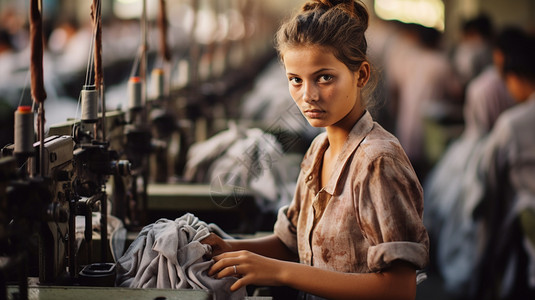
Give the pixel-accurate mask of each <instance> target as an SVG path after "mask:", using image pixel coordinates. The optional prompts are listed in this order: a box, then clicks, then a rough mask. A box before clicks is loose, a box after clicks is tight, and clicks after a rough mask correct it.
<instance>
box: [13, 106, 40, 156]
mask: <svg viewBox="0 0 535 300" xmlns="http://www.w3.org/2000/svg"><path fill="white" fill-rule="evenodd" d="M34 135H35V132H34V129H33V112H32V110H31V107H30V106H19V108H18V109H17V110H16V111H15V150H14V151H15V153H32V152H33V151H34V149H33V143H34V138H35V137H34Z"/></svg>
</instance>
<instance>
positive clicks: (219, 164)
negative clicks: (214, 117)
mask: <svg viewBox="0 0 535 300" xmlns="http://www.w3.org/2000/svg"><path fill="white" fill-rule="evenodd" d="M299 163H300V158H299V159H292V157H288V156H286V155H285V153H284V151H283V148H282V145H281V144H280V143H279V142H278V141H277V139H276V137H275V136H274V135H272V134H269V133H266V132H264V131H262V130H261V129H258V128H248V129H247V128H242V127H240V126H238V125H236V124H234V123H232V122H231V123H229V129H228V130H225V131H222V132H220V133H218V134H217V135H215V136H213V137H212V138H210V139H208V140H206V141H202V142H198V143H195V144H194V145H192V146H191V147H190V149H189V151H188V162H187V163H186V168H185V171H184V179H185V180H186V181H188V182H204V183H212V184H213V183H218V184H220V183H223V184H225V185H228V186H233V187H237V188H243V190H247V191H248V192H251V193H252V194H253V195H254V196H255V202H256V205H257V207H258V208H259V209H260V210H262V212H276V211H277V210H278V209H279V207H281V206H283V205H286V204H289V203H290V201H291V198H292V194H293V191H294V189H295V179H297V174H298V172H295V173H294V174H292V172H290V171H291V170H293V169H295V170H298V166H299ZM292 165H293V166H294V168H292Z"/></svg>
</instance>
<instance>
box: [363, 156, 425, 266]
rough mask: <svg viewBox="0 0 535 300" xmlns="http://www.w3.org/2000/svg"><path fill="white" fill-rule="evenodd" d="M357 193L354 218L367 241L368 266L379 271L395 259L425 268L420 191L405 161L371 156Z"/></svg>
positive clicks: (410, 168) (413, 174)
mask: <svg viewBox="0 0 535 300" xmlns="http://www.w3.org/2000/svg"><path fill="white" fill-rule="evenodd" d="M358 192H359V193H360V195H358V196H357V197H356V198H355V199H359V200H358V201H359V203H358V204H357V209H358V211H357V219H358V222H359V225H360V228H361V230H362V233H363V235H364V237H365V238H366V240H367V241H368V243H369V244H370V247H369V249H368V267H369V269H370V270H371V271H374V272H377V271H381V270H383V269H385V268H387V267H388V266H390V265H391V263H392V262H393V261H395V260H403V261H406V262H409V263H411V264H413V265H414V266H415V267H416V268H418V269H422V268H424V267H425V266H426V265H427V263H428V260H429V254H428V248H429V238H428V235H427V231H426V229H425V227H424V225H423V222H422V216H423V190H422V187H421V185H420V183H419V181H418V178H417V177H416V174H415V172H414V170H413V168H412V166H411V165H410V163H409V162H408V160H402V159H400V158H397V157H393V156H390V155H382V156H379V157H377V158H375V159H373V160H372V161H371V162H370V164H369V166H368V172H366V175H365V178H364V180H363V182H362V186H361V187H360V188H359V189H358Z"/></svg>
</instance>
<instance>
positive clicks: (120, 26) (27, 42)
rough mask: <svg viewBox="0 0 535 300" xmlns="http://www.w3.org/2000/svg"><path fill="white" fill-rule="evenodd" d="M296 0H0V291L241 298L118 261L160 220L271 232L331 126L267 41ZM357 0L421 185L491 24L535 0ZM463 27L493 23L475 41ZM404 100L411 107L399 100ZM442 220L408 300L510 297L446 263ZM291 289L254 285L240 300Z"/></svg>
mask: <svg viewBox="0 0 535 300" xmlns="http://www.w3.org/2000/svg"><path fill="white" fill-rule="evenodd" d="M305 2H306V1H304V0H269V1H259V0H104V1H101V0H0V34H1V36H0V148H1V153H0V300H3V299H23V300H24V299H79V300H83V299H89V298H90V299H112V298H113V299H238V298H236V297H234V298H232V297H231V296H230V294H229V293H228V292H221V291H217V290H214V289H212V288H207V287H206V286H205V285H203V284H202V283H199V282H196V281H195V280H192V279H191V278H189V277H188V276H189V275H188V274H187V273H186V271H183V274H184V275H183V276H184V278H178V279H175V280H179V281H180V280H182V281H181V282H178V283H175V284H174V286H173V288H171V287H164V288H162V286H161V285H152V283H151V282H150V281H151V279H146V278H145V279H143V278H140V277H141V276H142V275H143V274H141V273H143V272H140V273H138V274H130V273H128V274H125V272H124V271H125V270H124V269H125V268H126V267H125V266H128V267H132V264H133V263H134V262H132V260H133V258H132V256H135V255H141V254H140V253H141V252H139V251H142V250H139V247H140V246H139V245H140V242H143V243H145V242H146V241H147V240H148V239H159V238H162V237H161V236H160V237H158V236H151V235H150V233H149V234H148V233H147V232H148V231H149V229H152V228H154V227H156V226H158V225H159V224H164V223H165V222H172V221H174V222H175V223H176V224H178V223H179V222H182V223H186V224H187V226H190V225H191V226H193V227H195V228H196V229H198V230H199V231H198V232H193V233H191V232H186V230H182V231H180V232H182V233H181V234H183V235H182V236H179V239H181V238H183V239H184V238H187V239H188V242H190V245H192V244H191V241H192V240H194V239H196V238H197V237H195V236H194V235H200V234H202V232H204V231H202V230H210V231H212V232H216V233H218V234H220V235H221V236H222V237H225V238H229V239H242V238H249V237H262V236H265V235H268V234H270V233H272V232H273V226H274V224H275V222H276V220H277V214H278V211H279V208H281V207H283V206H285V205H288V204H290V203H291V202H292V198H293V195H294V191H295V188H296V180H297V178H298V176H299V172H300V168H301V161H302V159H303V156H304V155H305V153H306V151H307V149H308V148H309V146H310V144H311V142H312V141H313V140H314V138H315V137H316V136H317V135H318V134H320V133H322V132H323V131H324V129H323V128H317V127H312V126H310V125H309V124H308V122H307V120H306V118H305V117H304V116H303V115H302V113H301V112H300V110H299V108H298V107H297V106H296V104H295V103H294V101H293V100H292V98H291V96H290V93H289V91H288V79H287V77H286V74H285V70H284V66H283V64H282V63H281V61H280V59H279V57H278V54H277V52H276V50H275V48H274V35H275V33H276V31H277V29H278V27H279V25H280V24H281V22H282V21H283V20H285V19H286V18H288V17H289V16H290V15H291V13H293V12H295V11H296V10H298V9H299V8H300V7H301V6H302V5H303V3H305ZM362 2H363V3H364V4H365V5H366V7H367V8H368V11H369V14H370V21H369V27H368V30H367V32H366V38H367V41H368V52H367V53H366V55H367V57H368V59H369V61H370V62H371V64H372V66H373V68H372V71H373V78H374V82H373V85H374V90H373V92H372V93H371V95H370V97H375V98H377V99H379V102H380V103H381V106H378V107H374V108H373V110H371V111H370V113H371V115H372V116H373V119H374V120H375V121H376V122H378V123H379V124H381V126H382V127H384V128H385V129H386V130H388V131H389V132H391V133H392V134H394V135H396V137H398V138H399V139H400V142H401V144H402V145H403V147H405V144H404V140H403V137H402V136H401V134H405V133H406V132H410V133H413V135H414V136H416V135H418V136H417V137H415V138H416V139H418V142H419V143H420V144H419V146H420V148H421V153H419V155H418V156H411V155H409V157H410V158H411V162H412V164H413V167H414V169H415V171H416V174H417V175H418V178H419V180H420V182H421V184H422V186H423V187H424V195H425V197H427V195H432V193H431V192H429V193H428V192H427V189H426V187H427V186H428V185H430V184H428V182H430V178H431V177H432V175H435V174H437V170H436V168H437V166H440V165H441V162H442V160H443V159H445V157H446V154H447V153H448V149H449V147H450V146H451V145H453V144H454V143H456V142H457V141H459V140H461V139H463V138H464V137H465V136H466V135H467V134H466V129H467V128H468V125H469V123H470V120H467V116H466V115H465V114H464V110H465V107H466V103H467V102H468V101H467V99H468V94H467V91H468V90H469V86H470V84H471V83H472V82H474V81H475V78H477V76H478V75H480V74H482V73H483V72H484V70H485V68H487V67H489V66H491V65H492V64H493V62H492V53H491V54H489V53H490V52H491V51H492V38H491V36H493V37H494V36H497V35H498V34H499V33H500V31H501V30H502V29H504V28H507V27H517V28H521V29H522V30H524V31H525V32H526V33H529V34H531V35H533V34H534V33H535V0H512V1H511V0H363V1H362ZM470 22H471V23H470ZM478 22H479V23H478ZM468 24H472V25H474V24H475V25H474V26H475V27H474V28H477V29H480V28H481V27H485V26H486V27H485V28H484V29H485V30H486V32H484V34H482V35H481V36H479V37H476V38H474V35H477V34H478V33H480V32H477V29H474V31H469V30H470V29H469V26H468ZM481 24H483V25H482V26H481ZM477 26H479V27H477ZM36 28H37V30H38V32H40V33H42V34H40V35H37V36H35V35H34V30H35V29H36ZM471 39H472V40H474V39H475V40H477V41H478V42H479V43H480V44H478V45H476V46H474V45H473V44H472V45H471V44H470V43H471ZM35 44H42V45H43V46H42V47H41V48H40V49H36V48H35ZM489 49H490V50H489ZM436 61H439V62H436ZM435 62H436V64H435ZM436 66H440V67H436ZM439 73H440V74H439ZM402 87H404V89H405V90H406V91H405V90H403V88H402ZM404 97H405V98H404ZM407 97H409V98H412V99H413V101H412V103H413V104H411V105H417V106H418V107H420V108H421V109H419V111H418V114H416V113H407V111H406V110H401V109H400V108H401V107H402V106H403V100H404V99H406V98H407ZM416 98H418V99H417V100H416ZM416 101H419V102H418V103H416ZM532 102H533V101H532ZM409 106H410V105H409V104H408V105H407V107H409ZM407 109H409V108H407ZM401 111H403V112H404V113H405V115H401V113H400V112H401ZM408 118H412V119H413V120H417V121H415V122H412V123H411V124H413V125H412V126H413V127H411V128H409V127H406V126H405V123H403V122H404V121H405V122H407V124H408V123H409V122H408V121H409V120H407V119H408ZM414 123H415V124H414ZM402 126H403V128H402ZM398 134H400V135H398ZM412 146H413V145H407V148H406V151H407V152H408V153H409V148H410V147H412ZM411 153H412V152H411ZM455 155H462V153H460V154H459V153H457V154H455ZM449 156H451V154H450V155H449ZM413 157H414V160H413ZM453 177H455V176H453ZM459 178H460V177H459ZM459 180H461V179H459ZM452 181H454V179H452ZM386 188H388V187H386ZM430 191H431V189H430ZM437 193H441V192H440V191H438V192H437ZM444 193H445V192H444ZM532 200H533V199H532ZM425 201H426V202H425V205H424V223H425V224H426V226H428V224H430V223H426V222H429V221H426V220H425V217H426V216H430V217H431V216H438V215H440V216H441V217H442V218H444V219H447V216H444V215H445V214H446V212H444V211H437V210H436V209H437V208H436V207H435V206H436V203H434V204H435V206H433V207H431V206H430V210H429V213H428V211H427V206H426V205H427V201H428V199H427V198H425ZM431 205H432V204H431ZM533 207H534V208H535V205H533ZM433 209H435V210H433ZM447 209H449V210H450V212H452V213H455V211H454V209H453V208H447ZM426 214H428V215H426ZM533 224H535V223H532V225H533ZM177 226H178V225H177ZM437 226H441V224H438V225H436V224H433V227H431V226H430V227H429V228H428V231H429V234H430V250H429V251H430V263H429V265H428V267H427V269H426V270H424V271H425V274H426V277H427V279H426V280H424V281H423V282H421V283H419V285H418V286H417V291H416V299H417V300H424V299H425V300H468V299H484V300H486V299H520V298H502V297H501V296H500V295H498V294H493V292H494V290H493V292H488V290H486V291H485V293H484V294H485V296H486V297H485V298H479V296H474V294H473V293H471V292H473V289H471V288H470V287H469V285H470V284H471V282H470V281H469V278H470V277H471V276H472V277H473V276H477V274H475V273H472V269H470V268H468V267H466V268H465V267H463V263H462V262H463V261H464V260H463V259H465V257H463V258H459V259H458V260H455V257H454V258H453V260H452V261H451V263H450V264H449V265H448V267H447V268H442V264H443V260H444V256H443V255H442V252H440V251H439V250H438V249H442V248H440V247H442V246H439V245H438V243H439V241H440V242H443V241H442V240H440V239H439V238H435V237H438V234H435V233H436V232H437ZM533 226H535V225H533ZM188 228H189V227H188ZM452 228H453V229H451V230H453V231H454V232H457V231H455V230H457V229H456V228H454V227H452ZM533 229H535V228H533ZM459 230H461V229H459ZM534 231H535V230H534ZM169 234H171V233H169ZM174 234H175V235H176V233H174ZM441 237H442V236H441ZM141 239H143V240H142V241H141ZM175 243H176V241H175ZM155 245H156V244H155ZM452 245H453V244H452ZM136 247H138V249H137V250H138V252H134V251H135V250H136V249H135V248H136ZM154 247H157V246H153V248H154ZM160 247H163V246H162V245H160ZM531 247H532V248H531V249H532V251H534V252H535V250H533V249H535V245H534V244H532V245H531ZM465 248H468V246H467V247H464V248H463V251H467V250H466V249H465ZM145 251H148V250H145ZM446 251H450V252H448V253H449V255H451V257H453V256H454V254H455V253H457V252H456V251H455V249H449V248H448V249H447V250H446ZM175 255H176V249H175ZM179 255H180V254H179ZM532 255H533V253H532ZM127 256H130V257H127ZM125 257H126V258H125ZM188 259H193V258H188ZM198 259H200V260H203V257H200V258H198ZM518 259H525V260H520V261H522V262H524V264H525V265H528V264H529V263H531V264H532V267H531V273H529V274H524V275H525V276H531V277H530V280H531V284H532V286H531V287H532V288H533V289H534V290H535V267H533V266H535V256H532V257H531V259H533V261H532V260H530V257H521V258H518ZM160 264H165V262H162V261H160ZM152 267H154V268H158V266H152ZM454 267H455V268H454ZM192 269H193V268H191V270H192ZM184 270H186V267H184ZM129 271H132V270H129ZM121 272H122V273H121ZM138 272H139V270H138ZM157 272H158V271H156V273H157ZM190 272H193V271H190ZM451 272H454V274H455V275H453V276H452V274H451ZM504 274H505V275H504ZM504 274H501V275H503V277H506V275H507V274H510V273H507V272H505V273H504ZM128 276H130V277H128ZM155 276H156V275H155ZM127 277H128V278H127ZM179 277H180V276H179ZM186 277H187V278H186ZM500 278H502V277H500ZM121 280H122V281H121ZM140 280H147V283H146V285H145V286H141V285H140V286H137V287H133V285H131V284H133V283H134V282H137V283H139V281H140ZM463 280H464V281H463ZM194 281H195V282H194ZM461 281H462V282H461ZM477 284H478V287H479V288H480V289H481V286H492V285H493V282H491V281H489V282H486V283H483V284H481V282H478V283H477ZM477 284H476V285H477ZM512 286H513V287H512V288H511V289H514V284H513V285H512ZM471 287H473V286H471ZM509 287H511V285H509ZM215 289H217V287H215ZM219 289H221V290H222V289H228V286H222V285H221V286H219ZM502 291H503V290H502ZM297 293H298V291H295V290H293V289H290V288H287V287H267V286H247V288H246V290H245V294H246V297H245V298H246V299H297V298H296V297H297ZM489 294H490V295H489ZM478 295H481V294H478ZM487 296H488V297H487ZM525 299H527V298H525Z"/></svg>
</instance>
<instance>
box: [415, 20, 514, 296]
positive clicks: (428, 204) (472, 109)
mask: <svg viewBox="0 0 535 300" xmlns="http://www.w3.org/2000/svg"><path fill="white" fill-rule="evenodd" d="M518 34H519V32H518V30H517V29H513V28H511V29H506V30H503V32H502V33H500V34H499V35H498V37H497V39H496V43H495V46H494V65H493V66H490V67H488V68H487V69H486V70H485V71H483V73H481V74H480V75H479V76H477V77H476V78H475V79H474V80H472V81H471V82H470V83H469V85H468V88H467V90H466V101H465V104H464V122H465V128H464V131H463V133H462V135H461V136H460V137H459V138H458V139H457V140H455V141H454V142H453V143H452V144H451V145H450V146H449V147H448V148H447V150H446V152H445V154H444V156H443V157H442V158H441V159H440V161H439V162H438V163H437V164H436V166H435V167H434V168H433V169H432V171H431V173H430V175H429V176H428V178H427V179H426V182H425V184H424V190H425V211H426V214H425V217H424V223H425V225H426V228H427V230H428V231H429V235H430V238H431V242H432V244H433V242H435V239H437V238H438V236H439V235H440V234H441V233H440V231H441V229H442V222H443V221H444V219H447V218H448V217H449V216H450V215H451V214H454V213H459V212H454V211H453V210H454V209H455V208H459V207H462V206H459V205H458V204H456V202H458V201H462V200H463V198H462V195H461V192H462V186H463V182H464V177H463V175H464V174H465V173H466V172H468V171H467V170H468V168H472V167H474V164H473V163H471V162H472V161H473V160H474V158H475V157H477V156H478V155H479V153H480V152H479V150H480V145H481V144H482V143H483V140H484V138H485V137H486V136H487V134H488V133H489V131H490V130H491V129H492V127H493V126H494V123H495V121H496V119H497V118H498V116H499V115H500V114H501V113H502V112H503V111H505V110H506V109H508V108H509V107H511V106H512V105H513V104H514V100H513V98H512V97H511V95H510V94H509V92H508V91H507V88H506V86H505V82H504V80H503V78H502V77H501V76H500V73H499V69H500V68H501V66H502V65H503V60H504V55H505V54H504V53H507V52H508V51H510V49H511V48H513V47H514V42H515V40H516V38H517V36H518ZM449 233H451V234H453V236H450V235H448V236H447V237H442V239H444V240H445V241H451V240H452V239H455V237H456V236H457V235H455V232H454V231H452V232H449ZM443 234H446V233H443ZM448 243H449V242H446V245H441V244H439V245H436V246H437V247H441V246H446V247H447V246H448ZM433 248H435V247H433ZM435 249H436V248H435ZM442 263H443V264H444V266H443V268H449V267H451V268H453V266H452V264H451V262H449V261H448V260H445V261H443V262H442ZM467 263H468V262H467ZM444 276H445V277H449V276H448V275H444ZM451 276H452V280H456V281H458V280H461V278H462V277H463V276H460V275H459V274H458V273H457V272H452V273H451ZM466 276H467V277H468V276H469V274H466ZM446 280H448V279H446ZM456 289H457V290H459V288H456Z"/></svg>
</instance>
